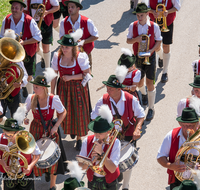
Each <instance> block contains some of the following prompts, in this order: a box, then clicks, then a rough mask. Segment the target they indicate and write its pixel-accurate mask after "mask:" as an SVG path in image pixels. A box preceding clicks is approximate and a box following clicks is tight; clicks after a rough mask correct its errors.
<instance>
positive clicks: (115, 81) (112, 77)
mask: <svg viewBox="0 0 200 190" xmlns="http://www.w3.org/2000/svg"><path fill="white" fill-rule="evenodd" d="M102 83H103V84H105V85H106V86H110V87H113V88H125V85H123V84H121V83H120V82H119V80H118V79H117V77H116V76H115V75H110V77H109V78H108V80H107V81H103V82H102Z"/></svg>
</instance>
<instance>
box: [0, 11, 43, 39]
mask: <svg viewBox="0 0 200 190" xmlns="http://www.w3.org/2000/svg"><path fill="white" fill-rule="evenodd" d="M10 18H11V23H10V29H12V30H14V31H15V33H16V34H18V35H20V32H22V28H23V24H24V13H22V17H21V19H20V21H19V22H18V23H17V24H16V25H15V22H14V20H13V16H12V15H11V16H10ZM4 28H5V18H4V20H3V23H2V26H1V33H0V37H1V38H2V37H4V32H5V31H4ZM30 31H31V35H32V37H33V38H34V39H35V40H37V41H38V42H40V41H41V40H42V35H41V31H40V29H39V28H38V26H37V23H36V22H35V20H34V19H32V20H31V23H30Z"/></svg>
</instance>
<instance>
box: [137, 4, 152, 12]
mask: <svg viewBox="0 0 200 190" xmlns="http://www.w3.org/2000/svg"><path fill="white" fill-rule="evenodd" d="M150 10H151V9H149V8H148V7H147V5H146V4H145V3H138V4H137V7H136V10H135V11H133V13H147V12H149V11H150Z"/></svg>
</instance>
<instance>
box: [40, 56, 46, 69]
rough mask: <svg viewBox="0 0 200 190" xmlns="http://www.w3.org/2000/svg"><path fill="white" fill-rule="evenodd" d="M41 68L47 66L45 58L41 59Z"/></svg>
mask: <svg viewBox="0 0 200 190" xmlns="http://www.w3.org/2000/svg"><path fill="white" fill-rule="evenodd" d="M41 68H45V62H44V59H43V58H42V59H41Z"/></svg>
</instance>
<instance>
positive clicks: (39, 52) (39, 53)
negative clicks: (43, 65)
mask: <svg viewBox="0 0 200 190" xmlns="http://www.w3.org/2000/svg"><path fill="white" fill-rule="evenodd" d="M37 54H38V55H40V56H41V57H42V58H43V49H42V48H41V47H40V46H39V51H38V52H37Z"/></svg>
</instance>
